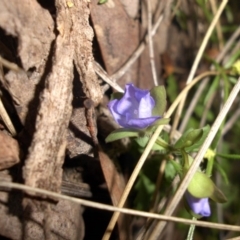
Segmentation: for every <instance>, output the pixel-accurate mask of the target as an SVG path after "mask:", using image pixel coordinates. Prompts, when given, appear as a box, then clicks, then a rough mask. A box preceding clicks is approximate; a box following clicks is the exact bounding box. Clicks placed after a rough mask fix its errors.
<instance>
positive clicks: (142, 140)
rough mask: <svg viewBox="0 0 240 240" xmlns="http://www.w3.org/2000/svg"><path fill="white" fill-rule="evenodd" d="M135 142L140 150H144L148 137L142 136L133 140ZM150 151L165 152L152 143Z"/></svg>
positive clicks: (159, 146) (162, 148)
mask: <svg viewBox="0 0 240 240" xmlns="http://www.w3.org/2000/svg"><path fill="white" fill-rule="evenodd" d="M135 141H136V142H137V143H138V145H139V146H140V147H142V148H145V147H146V146H147V143H148V141H149V137H147V136H143V137H138V138H136V139H135ZM152 150H154V151H165V150H166V149H165V148H164V147H162V146H161V145H159V144H156V143H154V145H153V147H152Z"/></svg>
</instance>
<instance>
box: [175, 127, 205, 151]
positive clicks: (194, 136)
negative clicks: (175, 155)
mask: <svg viewBox="0 0 240 240" xmlns="http://www.w3.org/2000/svg"><path fill="white" fill-rule="evenodd" d="M202 135H203V130H202V129H189V130H187V131H186V132H185V133H184V134H183V135H182V136H181V137H180V138H179V139H178V141H177V142H176V143H175V145H174V148H176V149H183V148H186V147H190V146H192V145H193V144H194V143H196V142H197V141H199V140H200V139H201V137H202Z"/></svg>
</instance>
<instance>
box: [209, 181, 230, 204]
mask: <svg viewBox="0 0 240 240" xmlns="http://www.w3.org/2000/svg"><path fill="white" fill-rule="evenodd" d="M210 198H211V199H212V200H213V201H215V202H217V203H225V202H227V198H226V196H225V195H224V194H223V192H222V191H221V190H220V189H219V188H217V187H216V185H214V192H213V194H212V195H211V196H210Z"/></svg>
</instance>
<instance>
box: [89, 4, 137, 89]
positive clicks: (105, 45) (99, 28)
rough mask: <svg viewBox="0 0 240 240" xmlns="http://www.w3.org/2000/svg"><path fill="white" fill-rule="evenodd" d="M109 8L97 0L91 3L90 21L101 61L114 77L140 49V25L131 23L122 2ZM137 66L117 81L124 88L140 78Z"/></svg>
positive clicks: (135, 22) (131, 20)
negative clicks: (137, 49)
mask: <svg viewBox="0 0 240 240" xmlns="http://www.w3.org/2000/svg"><path fill="white" fill-rule="evenodd" d="M112 3H113V4H112V5H111V7H109V5H107V4H102V5H99V4H98V0H93V1H91V4H90V7H91V19H92V22H93V27H94V30H95V34H96V37H97V41H98V44H99V46H100V50H101V54H102V58H103V60H104V64H105V66H106V70H107V72H108V73H109V74H110V75H112V74H113V73H115V72H116V71H117V70H118V69H119V68H120V67H121V66H122V65H123V64H124V63H125V62H126V61H127V60H128V58H129V57H130V56H131V54H132V53H133V52H134V50H135V49H136V48H137V46H138V42H139V30H138V28H139V26H138V22H137V21H134V20H133V19H131V18H130V17H129V16H128V15H127V13H126V11H125V10H124V8H123V5H122V4H121V3H120V1H119V0H116V1H112ZM137 67H138V66H137V63H135V64H134V65H133V66H132V67H131V69H129V70H128V71H127V73H126V74H125V75H124V76H123V77H122V78H121V79H120V80H119V81H118V83H119V85H121V86H125V84H126V83H128V82H135V81H136V78H137Z"/></svg>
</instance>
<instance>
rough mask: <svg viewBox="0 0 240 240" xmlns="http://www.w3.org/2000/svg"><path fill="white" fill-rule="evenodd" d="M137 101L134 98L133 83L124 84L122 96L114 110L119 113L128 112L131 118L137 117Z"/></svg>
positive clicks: (124, 113)
mask: <svg viewBox="0 0 240 240" xmlns="http://www.w3.org/2000/svg"><path fill="white" fill-rule="evenodd" d="M138 106H139V103H138V102H137V100H136V98H135V92H134V86H133V84H127V85H126V86H125V93H124V95H123V97H122V98H121V99H120V100H119V101H118V103H117V105H116V111H117V112H118V113H119V114H121V115H126V113H129V114H130V115H131V116H132V118H134V117H137V115H136V114H137V111H138Z"/></svg>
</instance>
